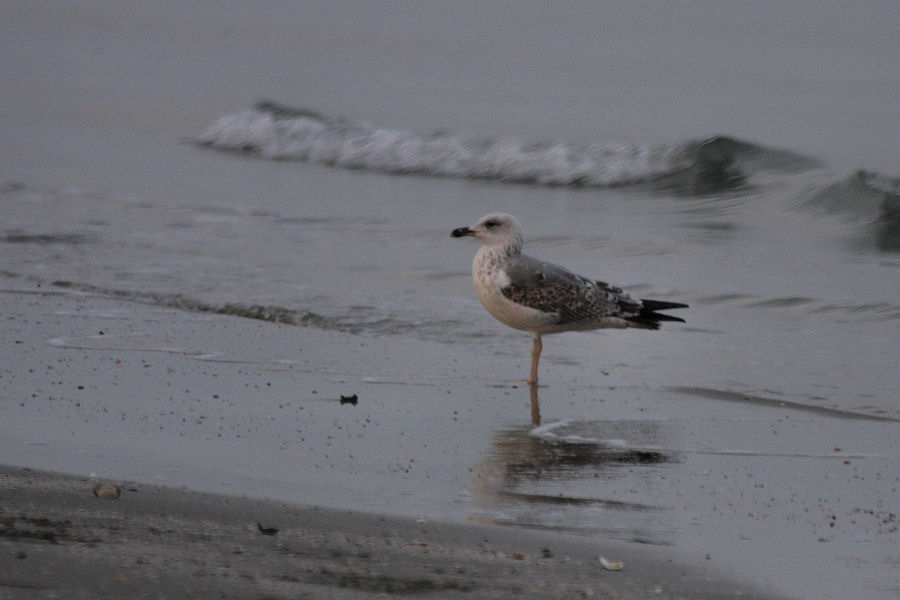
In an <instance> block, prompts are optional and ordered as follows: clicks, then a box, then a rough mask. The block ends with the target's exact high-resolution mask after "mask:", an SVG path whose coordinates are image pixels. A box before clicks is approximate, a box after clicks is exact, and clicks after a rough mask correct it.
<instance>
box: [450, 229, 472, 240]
mask: <svg viewBox="0 0 900 600" xmlns="http://www.w3.org/2000/svg"><path fill="white" fill-rule="evenodd" d="M467 235H474V232H473V231H472V230H471V229H469V228H468V227H459V228H457V229H454V230H453V231H451V232H450V237H455V238H461V237H465V236H467Z"/></svg>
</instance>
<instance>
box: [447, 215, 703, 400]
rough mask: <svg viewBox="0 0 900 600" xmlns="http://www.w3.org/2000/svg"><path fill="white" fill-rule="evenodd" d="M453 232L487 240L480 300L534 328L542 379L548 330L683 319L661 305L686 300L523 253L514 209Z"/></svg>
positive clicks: (480, 264) (478, 281)
mask: <svg viewBox="0 0 900 600" xmlns="http://www.w3.org/2000/svg"><path fill="white" fill-rule="evenodd" d="M450 236H451V237H454V238H461V237H467V236H471V237H475V238H478V239H479V240H481V242H482V246H481V248H479V249H478V252H477V253H476V254H475V260H474V261H472V280H473V281H474V283H475V291H476V292H477V294H478V298H479V299H480V300H481V303H482V304H483V305H484V307H485V308H486V309H487V311H488V312H489V313H491V315H493V316H494V317H495V318H496V319H497V320H498V321H500V322H501V323H503V324H504V325H508V326H509V327H512V328H513V329H520V330H523V331H528V332H530V333H531V337H532V338H533V342H534V343H533V346H532V349H531V376H530V377H529V378H528V380H527V382H528V383H530V384H532V385H537V381H538V362H539V361H540V358H541V350H542V349H543V342H542V341H541V336H542V335H543V334H545V333H560V332H562V331H586V330H590V329H602V328H608V327H611V328H618V329H623V328H626V327H637V328H639V329H659V324H660V322H661V321H679V322H682V323H684V319H679V318H678V317H672V316H670V315H664V314H660V313H659V312H657V311H661V310H669V309H673V308H687V306H688V305H687V304H681V303H679V302H665V301H662V300H643V299H638V298H635V297H634V296H631V295H630V294H628V293H626V292H625V291H623V290H622V289H621V288H618V287H615V286H612V285H610V284H608V283H605V282H603V281H593V280H591V279H588V278H587V277H583V276H581V275H576V274H575V273H573V272H571V271H569V270H568V269H566V268H564V267H561V266H559V265H554V264H551V263H548V262H544V261H542V260H539V259H537V258H532V257H530V256H527V255H525V254H522V244H523V237H524V230H523V229H522V226H521V225H520V224H519V221H518V220H516V218H515V217H513V216H512V215H508V214H505V213H491V214H489V215H485V216H484V217H481V219H479V220H478V222H477V223H475V224H474V225H472V226H471V227H459V228H457V229H454V230H453V231H452V232H451V233H450Z"/></svg>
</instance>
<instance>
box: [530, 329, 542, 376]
mask: <svg viewBox="0 0 900 600" xmlns="http://www.w3.org/2000/svg"><path fill="white" fill-rule="evenodd" d="M531 336H532V337H533V338H534V344H533V345H532V346H531V377H529V378H528V382H527V383H530V384H532V385H534V384H537V382H538V361H540V360H541V350H542V349H543V348H544V343H543V342H541V336H540V334H537V333H532V334H531Z"/></svg>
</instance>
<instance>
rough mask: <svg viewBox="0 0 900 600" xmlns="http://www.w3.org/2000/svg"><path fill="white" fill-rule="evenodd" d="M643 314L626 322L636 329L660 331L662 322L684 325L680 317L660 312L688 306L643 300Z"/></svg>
mask: <svg viewBox="0 0 900 600" xmlns="http://www.w3.org/2000/svg"><path fill="white" fill-rule="evenodd" d="M641 304H642V306H641V312H640V313H638V314H637V315H636V316H634V317H628V318H626V321H629V322H631V323H633V324H634V326H636V327H643V328H645V329H659V324H660V323H661V322H662V321H677V322H679V323H684V322H685V321H684V319H681V318H679V317H673V316H672V315H664V314H662V313H660V312H657V311H660V310H671V309H674V308H687V307H688V305H687V304H682V303H681V302H666V301H664V300H644V299H643V298H642V299H641Z"/></svg>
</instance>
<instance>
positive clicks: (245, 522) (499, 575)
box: [0, 466, 772, 600]
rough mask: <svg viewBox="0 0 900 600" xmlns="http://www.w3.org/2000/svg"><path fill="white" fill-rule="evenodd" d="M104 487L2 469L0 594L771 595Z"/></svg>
mask: <svg viewBox="0 0 900 600" xmlns="http://www.w3.org/2000/svg"><path fill="white" fill-rule="evenodd" d="M112 483H114V484H116V485H118V486H119V488H120V489H121V496H120V497H119V498H118V499H103V498H99V497H96V496H95V495H94V493H93V492H92V490H93V488H94V486H95V485H96V481H94V480H88V479H84V478H78V477H74V476H70V475H63V474H56V473H49V472H44V471H36V470H31V469H27V468H19V467H9V466H0V505H2V507H3V508H2V510H0V523H2V527H0V557H2V558H0V564H2V565H3V566H2V568H0V573H3V574H2V575H0V595H3V597H9V598H27V597H35V596H38V595H40V596H49V595H54V594H56V595H61V596H63V597H76V596H79V595H85V596H90V597H92V598H106V597H129V598H155V597H159V596H169V597H188V596H190V597H194V598H222V597H252V596H264V597H266V598H296V597H313V598H318V597H322V598H325V597H328V598H361V597H369V596H371V595H376V594H378V595H385V594H386V595H388V596H391V595H419V594H422V595H429V596H432V597H441V598H452V597H467V598H472V597H492V598H589V597H602V598H612V599H615V598H621V599H632V598H634V599H637V598H646V597H651V596H652V597H655V598H662V599H675V598H693V599H696V600H702V599H706V598H709V599H712V598H732V597H740V598H745V599H746V598H764V597H765V598H771V597H772V596H771V595H767V594H762V593H760V592H759V591H757V590H753V589H752V588H751V587H750V586H747V585H743V584H738V583H735V582H733V581H728V580H726V579H720V578H717V577H716V576H713V575H712V574H710V573H707V572H706V571H705V570H702V569H697V568H686V567H684V566H682V565H678V564H676V563H674V562H672V561H671V560H670V559H666V558H663V557H662V556H660V555H658V553H657V551H656V549H650V548H648V549H646V551H645V549H640V548H634V547H631V548H628V547H625V545H623V544H614V543H610V544H607V543H606V542H602V543H601V542H596V541H593V540H589V539H585V538H579V537H577V536H568V535H564V534H558V533H552V534H550V533H547V532H540V531H528V530H521V529H516V528H504V527H498V526H484V525H467V524H449V523H441V522H431V521H423V520H419V521H417V520H413V519H407V518H401V517H388V516H380V515H375V514H367V513H360V512H355V511H342V510H336V509H329V508H322V507H304V506H298V505H292V504H288V503H284V502H278V501H272V500H260V499H251V498H242V497H236V496H224V495H219V494H209V493H202V492H195V491H190V490H186V489H180V488H167V487H162V486H156V485H149V484H143V483H134V482H112ZM601 554H602V555H607V554H608V555H609V558H610V559H611V560H622V561H623V562H624V565H625V566H624V568H623V569H622V570H621V571H608V570H605V569H604V568H603V567H602V566H601V564H600V562H599V556H600V555H601Z"/></svg>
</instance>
